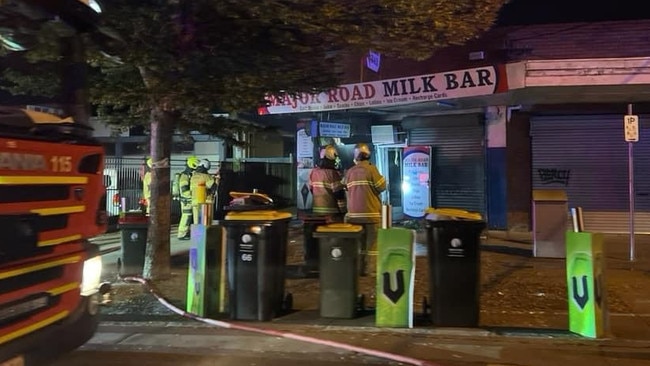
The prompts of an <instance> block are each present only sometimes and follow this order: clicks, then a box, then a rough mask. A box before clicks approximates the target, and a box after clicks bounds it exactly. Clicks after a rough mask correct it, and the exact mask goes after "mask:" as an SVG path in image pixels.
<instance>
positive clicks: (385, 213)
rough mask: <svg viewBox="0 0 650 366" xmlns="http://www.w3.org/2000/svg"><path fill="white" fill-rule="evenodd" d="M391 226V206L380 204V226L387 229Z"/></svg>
mask: <svg viewBox="0 0 650 366" xmlns="http://www.w3.org/2000/svg"><path fill="white" fill-rule="evenodd" d="M391 226H393V206H391V205H390V204H387V203H385V204H383V205H381V228H382V229H389V228H390V227H391Z"/></svg>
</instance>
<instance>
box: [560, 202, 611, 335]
mask: <svg viewBox="0 0 650 366" xmlns="http://www.w3.org/2000/svg"><path fill="white" fill-rule="evenodd" d="M571 216H572V221H573V223H574V225H573V226H574V231H567V232H566V278H567V295H568V305H569V330H570V331H571V332H573V333H577V334H580V335H582V336H583V337H588V338H601V337H604V336H606V335H607V333H608V332H609V314H608V310H607V297H606V286H605V268H604V265H605V259H604V253H603V235H602V234H600V233H589V232H583V231H581V230H582V228H583V227H584V224H583V222H582V209H581V208H579V207H578V208H576V209H571Z"/></svg>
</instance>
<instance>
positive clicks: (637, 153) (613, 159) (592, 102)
mask: <svg viewBox="0 0 650 366" xmlns="http://www.w3.org/2000/svg"><path fill="white" fill-rule="evenodd" d="M648 27H650V21H646V20H640V21H611V22H598V23H570V24H552V25H531V26H517V27H504V28H496V29H494V30H492V31H490V32H488V33H486V34H485V35H484V36H483V37H481V38H480V39H477V40H475V41H472V42H469V43H467V44H466V45H464V46H462V47H449V48H446V49H442V50H440V51H438V52H436V54H435V55H434V56H433V57H432V58H431V59H429V60H426V61H424V62H412V61H405V60H397V59H391V58H382V59H381V64H380V65H379V68H378V71H377V72H375V71H371V70H370V69H369V68H367V67H362V68H361V70H360V65H359V64H360V62H359V60H360V59H363V58H364V57H365V55H363V54H359V55H355V56H354V57H352V58H351V59H350V62H349V67H348V73H347V75H346V81H347V83H346V84H343V85H341V86H340V87H338V88H334V89H333V90H331V91H329V92H326V93H321V94H319V95H315V96H314V95H304V96H297V97H295V98H291V97H287V96H277V97H273V98H270V100H269V105H268V107H266V108H263V109H261V110H260V113H261V114H284V115H285V116H286V117H287V118H288V119H293V120H294V121H298V120H301V121H305V120H308V121H316V122H319V123H320V122H325V123H340V124H350V125H355V124H356V123H357V122H356V121H367V120H370V121H371V122H370V123H369V126H368V128H366V129H365V130H362V131H358V130H359V129H356V130H357V135H356V136H351V137H350V138H349V139H347V140H346V138H345V137H343V139H339V142H342V145H346V143H347V141H351V139H354V140H362V139H365V140H366V141H367V142H372V143H373V144H374V146H375V152H376V154H375V159H376V161H375V162H376V164H377V165H378V166H379V167H380V169H381V170H382V173H384V174H385V175H388V176H390V177H389V182H390V184H389V187H391V188H390V189H389V192H390V193H389V194H388V195H389V197H385V200H386V201H388V202H390V203H391V204H393V206H395V208H397V210H395V212H397V213H399V212H402V213H403V212H415V211H414V210H413V208H414V207H420V208H421V207H423V206H433V207H458V208H462V209H467V210H471V211H478V212H481V213H482V214H483V215H484V216H485V217H486V218H487V221H488V225H489V227H490V228H493V229H522V230H529V229H530V228H531V200H532V191H533V190H536V189H561V190H565V191H566V192H567V195H568V199H569V205H570V206H571V207H578V206H579V207H582V208H583V210H584V213H585V226H586V229H587V230H590V229H591V230H598V231H604V232H620V233H623V232H627V230H628V220H629V176H628V163H629V161H628V148H629V145H628V143H627V142H626V141H625V139H624V133H623V118H624V115H626V114H628V112H629V111H628V105H629V104H631V106H632V113H633V114H635V115H639V117H640V138H639V141H638V142H636V143H634V145H633V147H632V149H631V150H632V155H631V156H632V160H633V166H634V169H633V171H634V173H635V174H634V185H633V187H634V188H635V189H634V191H635V194H634V203H635V208H636V212H635V217H636V222H637V225H636V228H637V232H650V225H648V224H647V222H648V220H646V218H647V217H648V215H650V207H648V206H649V205H650V202H647V201H648V197H650V192H647V191H648V188H647V183H646V180H648V179H650V173H647V171H648V169H647V158H646V156H648V154H646V149H650V141H647V139H648V137H650V136H648V133H649V132H650V131H648V127H650V124H649V123H648V121H647V117H646V113H647V110H648V109H649V107H650V104H648V102H649V101H650V88H648V86H649V85H648V84H650V66H648V65H650V44H648V42H647V29H648ZM370 66H373V68H375V69H377V68H376V67H375V66H376V65H370ZM382 126H383V127H382ZM312 130H313V129H312ZM351 130H353V131H354V130H355V128H352V129H351ZM386 131H392V132H393V137H392V138H390V137H387V133H386ZM388 135H390V134H388ZM320 140H321V139H319V140H315V139H312V141H313V142H315V141H318V143H317V144H316V145H318V144H320V143H321V141H320ZM418 146H419V147H426V148H428V152H429V157H428V160H427V159H426V158H420V160H417V161H416V162H417V163H416V164H412V159H411V160H408V159H409V158H408V157H407V156H406V155H407V153H408V152H409V151H410V150H409V149H408V148H413V147H418ZM426 151H427V150H426V149H425V150H422V151H421V153H422V152H426ZM425 155H426V154H425ZM298 163H299V165H300V162H298ZM405 163H406V164H405ZM303 165H304V164H303ZM396 166H397V168H396ZM414 166H415V167H414ZM425 166H428V174H426V169H425ZM416 168H417V169H416ZM414 179H417V185H419V186H420V189H415V190H413V189H412V188H413V187H414V184H413V183H414V181H413V180H414ZM300 185H301V184H300V181H299V182H298V187H297V189H298V190H300ZM422 187H426V188H422ZM414 191H418V192H419V193H418V195H417V197H416V196H414V193H413V192H414ZM425 193H426V194H425ZM391 196H392V197H391ZM398 196H400V197H398ZM405 208H406V210H404V209H405ZM416 211H417V210H416ZM411 215H413V216H415V217H417V214H411ZM407 216H409V215H407Z"/></svg>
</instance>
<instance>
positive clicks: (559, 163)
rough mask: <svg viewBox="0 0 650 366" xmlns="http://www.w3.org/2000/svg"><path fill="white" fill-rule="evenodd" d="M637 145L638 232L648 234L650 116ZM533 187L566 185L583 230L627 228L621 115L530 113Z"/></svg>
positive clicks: (625, 159)
mask: <svg viewBox="0 0 650 366" xmlns="http://www.w3.org/2000/svg"><path fill="white" fill-rule="evenodd" d="M640 120H641V124H640V139H639V140H640V141H639V142H638V143H636V144H635V145H634V162H635V167H634V171H635V191H636V195H635V206H636V207H635V208H636V213H635V231H636V232H639V233H650V171H649V169H648V168H650V121H649V120H648V118H647V117H645V118H644V116H641V117H640ZM531 137H532V151H533V164H532V169H533V171H532V182H533V189H565V190H566V191H567V195H568V198H569V206H570V207H578V206H580V207H582V208H583V211H584V221H585V229H586V230H588V231H598V232H608V233H628V232H629V214H628V212H629V204H628V201H629V198H628V157H627V156H628V148H627V143H626V142H625V141H624V138H623V115H622V114H621V115H589V116H584V115H583V116H543V117H542V116H536V117H533V118H531Z"/></svg>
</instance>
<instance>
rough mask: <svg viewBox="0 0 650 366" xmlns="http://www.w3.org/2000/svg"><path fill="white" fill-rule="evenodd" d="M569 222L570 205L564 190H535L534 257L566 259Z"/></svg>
mask: <svg viewBox="0 0 650 366" xmlns="http://www.w3.org/2000/svg"><path fill="white" fill-rule="evenodd" d="M568 222H569V204H568V199H567V194H566V192H565V191H564V190H559V189H537V190H533V255H534V256H535V257H543V258H565V257H566V242H565V235H566V231H567V226H568Z"/></svg>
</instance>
